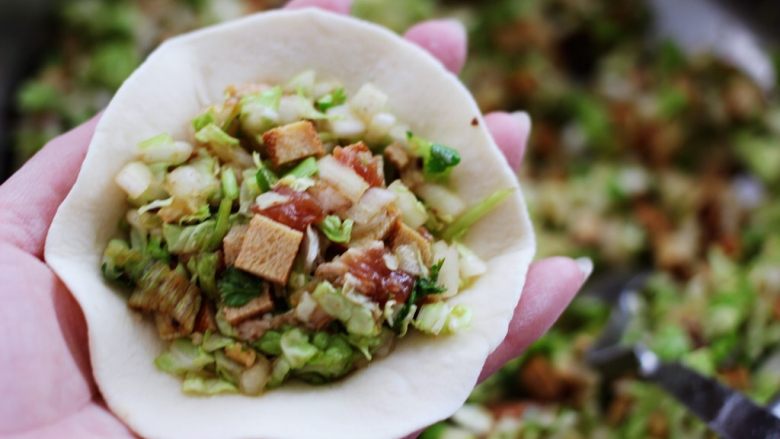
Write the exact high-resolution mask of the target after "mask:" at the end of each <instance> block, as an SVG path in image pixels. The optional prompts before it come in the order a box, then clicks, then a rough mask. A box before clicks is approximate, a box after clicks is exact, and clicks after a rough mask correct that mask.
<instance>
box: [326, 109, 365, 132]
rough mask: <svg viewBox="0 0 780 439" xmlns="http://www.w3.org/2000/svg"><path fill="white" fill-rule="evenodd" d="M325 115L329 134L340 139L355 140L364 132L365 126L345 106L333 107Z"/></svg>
mask: <svg viewBox="0 0 780 439" xmlns="http://www.w3.org/2000/svg"><path fill="white" fill-rule="evenodd" d="M327 114H328V117H329V119H328V126H329V128H330V132H331V133H333V135H334V136H336V137H338V138H340V139H352V138H356V137H359V136H361V135H362V134H363V133H365V132H366V124H365V123H364V122H363V121H362V120H360V118H358V117H357V116H356V115H355V114H354V113H352V111H351V110H350V109H349V107H347V106H346V105H339V106H337V107H333V108H331V109H329V110H328V113H327Z"/></svg>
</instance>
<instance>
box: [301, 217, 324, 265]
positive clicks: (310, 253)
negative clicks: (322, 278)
mask: <svg viewBox="0 0 780 439" xmlns="http://www.w3.org/2000/svg"><path fill="white" fill-rule="evenodd" d="M302 248H303V249H304V250H303V251H304V253H303V269H304V270H306V272H307V273H309V272H311V271H312V270H314V263H315V262H317V258H318V257H319V256H320V251H321V246H320V235H319V234H318V233H317V231H316V230H314V227H312V226H311V225H309V227H307V228H306V235H304V238H303V246H302Z"/></svg>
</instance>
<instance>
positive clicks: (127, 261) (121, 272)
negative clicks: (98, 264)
mask: <svg viewBox="0 0 780 439" xmlns="http://www.w3.org/2000/svg"><path fill="white" fill-rule="evenodd" d="M147 262H148V260H147V258H146V257H145V256H144V255H143V253H141V252H140V251H138V250H135V249H131V248H130V246H129V245H128V244H127V242H126V241H124V240H121V239H112V240H111V241H109V243H108V246H107V247H106V250H105V251H104V252H103V265H102V271H103V276H105V277H106V279H110V280H124V281H126V282H128V283H130V284H131V285H133V284H135V283H136V282H138V279H139V278H140V277H141V275H142V274H143V271H144V268H145V267H146V264H147Z"/></svg>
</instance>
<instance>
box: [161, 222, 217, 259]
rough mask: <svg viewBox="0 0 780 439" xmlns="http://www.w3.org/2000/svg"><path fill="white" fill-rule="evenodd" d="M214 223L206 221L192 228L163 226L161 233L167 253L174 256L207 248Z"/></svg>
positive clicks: (171, 225)
mask: <svg viewBox="0 0 780 439" xmlns="http://www.w3.org/2000/svg"><path fill="white" fill-rule="evenodd" d="M215 226H216V221H214V220H208V221H204V222H202V223H200V224H196V225H193V226H176V225H173V224H163V227H162V233H163V237H164V238H165V242H167V243H168V251H170V252H171V253H174V254H182V253H195V252H199V251H203V250H205V249H207V248H208V246H209V244H210V242H211V239H212V236H213V234H214V227H215Z"/></svg>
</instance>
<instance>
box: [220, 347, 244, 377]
mask: <svg viewBox="0 0 780 439" xmlns="http://www.w3.org/2000/svg"><path fill="white" fill-rule="evenodd" d="M214 360H215V363H216V366H217V375H219V376H220V378H222V379H224V380H226V381H228V382H230V383H232V384H238V381H239V380H240V379H241V373H242V372H244V366H242V365H240V364H238V363H236V362H235V361H233V360H231V359H230V358H228V357H227V356H226V355H225V354H224V353H223V352H222V351H221V350H217V351H214Z"/></svg>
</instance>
